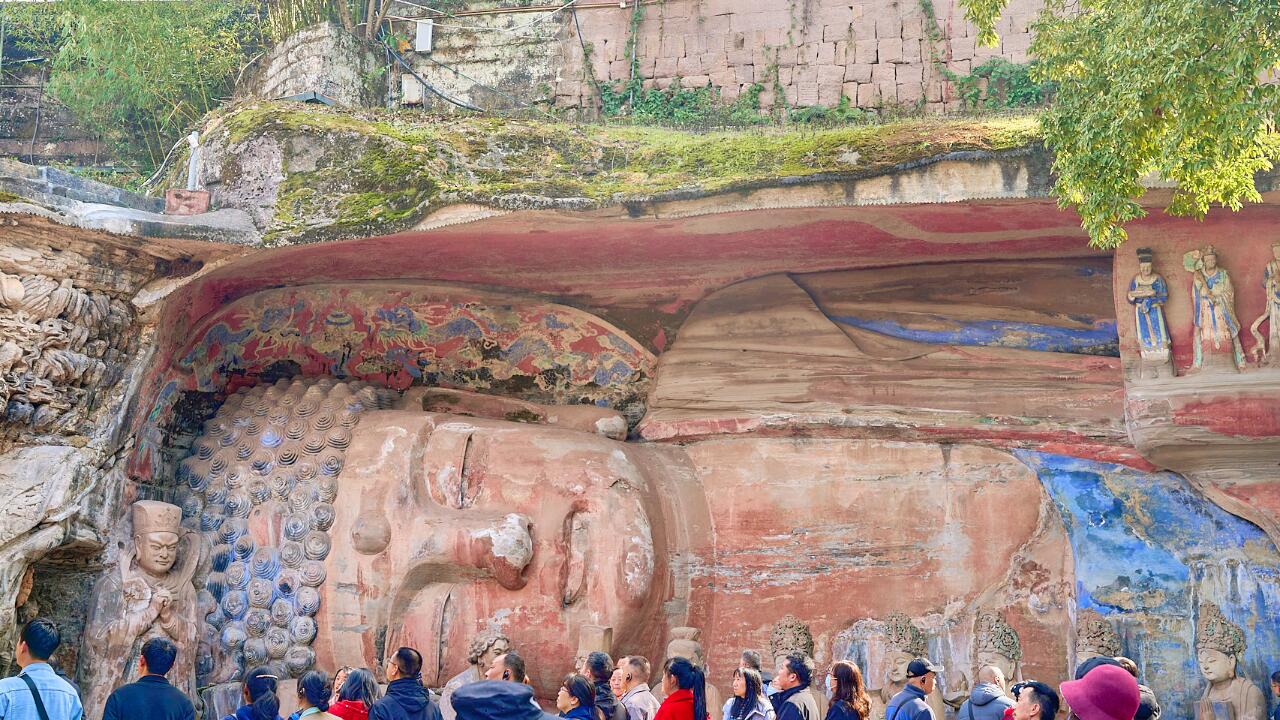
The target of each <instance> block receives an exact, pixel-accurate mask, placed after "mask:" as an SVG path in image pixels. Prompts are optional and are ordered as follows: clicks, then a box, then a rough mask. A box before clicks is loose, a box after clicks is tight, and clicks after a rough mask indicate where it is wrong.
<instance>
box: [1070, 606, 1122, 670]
mask: <svg viewBox="0 0 1280 720" xmlns="http://www.w3.org/2000/svg"><path fill="white" fill-rule="evenodd" d="M1122 652H1123V648H1121V647H1120V635H1119V634H1117V633H1116V630H1115V628H1113V627H1111V623H1110V622H1107V619H1106V618H1104V617H1103V616H1102V614H1101V613H1099V612H1098V611H1097V610H1084V611H1081V613H1080V615H1079V617H1077V618H1076V665H1077V666H1078V665H1080V663H1083V662H1084V661H1085V660H1088V659H1090V658H1095V657H1115V656H1117V655H1119V654H1121V653H1122Z"/></svg>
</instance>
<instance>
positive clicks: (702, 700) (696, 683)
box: [653, 657, 709, 720]
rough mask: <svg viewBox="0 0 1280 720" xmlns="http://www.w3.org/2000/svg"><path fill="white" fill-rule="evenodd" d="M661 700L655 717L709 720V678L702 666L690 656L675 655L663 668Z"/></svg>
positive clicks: (670, 719)
mask: <svg viewBox="0 0 1280 720" xmlns="http://www.w3.org/2000/svg"><path fill="white" fill-rule="evenodd" d="M662 691H663V692H665V693H666V694H667V699H666V700H663V701H662V706H661V707H659V708H658V714H657V715H654V716H653V720H707V719H708V717H709V716H708V715H707V680H706V677H705V676H704V675H703V674H702V668H700V667H698V666H697V665H694V664H693V663H692V662H689V660H688V659H687V658H682V657H674V658H671V659H670V660H668V661H667V665H666V667H665V668H663V671H662Z"/></svg>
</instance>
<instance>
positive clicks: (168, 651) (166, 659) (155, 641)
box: [142, 637, 178, 675]
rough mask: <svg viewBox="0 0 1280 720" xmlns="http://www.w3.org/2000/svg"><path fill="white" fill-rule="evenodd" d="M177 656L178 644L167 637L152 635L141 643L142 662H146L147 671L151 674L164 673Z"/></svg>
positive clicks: (171, 665)
mask: <svg viewBox="0 0 1280 720" xmlns="http://www.w3.org/2000/svg"><path fill="white" fill-rule="evenodd" d="M177 657H178V646H177V645H174V644H173V641H172V640H170V639H168V638H162V637H153V638H151V639H150V640H148V641H146V642H144V643H142V662H144V663H146V664H147V668H146V669H147V672H148V673H149V674H152V675H164V674H166V673H168V672H169V668H171V667H173V661H174V660H175V659H176V658H177Z"/></svg>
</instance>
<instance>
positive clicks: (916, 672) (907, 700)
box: [884, 657, 942, 720]
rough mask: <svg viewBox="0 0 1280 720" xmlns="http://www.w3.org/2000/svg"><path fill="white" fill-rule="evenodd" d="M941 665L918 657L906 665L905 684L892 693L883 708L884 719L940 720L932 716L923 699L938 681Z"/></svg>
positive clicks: (940, 719) (931, 709) (927, 703)
mask: <svg viewBox="0 0 1280 720" xmlns="http://www.w3.org/2000/svg"><path fill="white" fill-rule="evenodd" d="M940 672H942V666H940V665H934V664H933V662H932V661H930V660H929V658H923V657H918V658H916V659H915V660H912V661H911V662H910V663H909V664H908V665H907V685H906V687H904V688H902V691H901V692H899V693H898V694H897V695H894V696H893V698H892V699H891V700H889V704H888V705H887V706H886V707H885V709H884V717H885V720H942V718H935V717H934V716H933V708H931V707H929V702H928V701H927V700H926V699H925V698H927V697H928V696H929V693H931V692H933V688H934V686H935V685H937V682H938V673H940Z"/></svg>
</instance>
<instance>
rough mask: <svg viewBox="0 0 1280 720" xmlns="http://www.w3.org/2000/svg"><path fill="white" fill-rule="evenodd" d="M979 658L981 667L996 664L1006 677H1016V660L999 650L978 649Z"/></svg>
mask: <svg viewBox="0 0 1280 720" xmlns="http://www.w3.org/2000/svg"><path fill="white" fill-rule="evenodd" d="M977 660H978V667H980V668H981V667H986V666H988V665H994V666H995V667H998V668H1000V672H1002V673H1004V676H1005V677H1006V678H1012V677H1014V675H1013V671H1014V662H1013V661H1012V660H1010V659H1009V658H1007V657H1005V656H1004V655H1002V654H1000V653H998V652H994V651H992V650H980V651H978V657H977Z"/></svg>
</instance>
